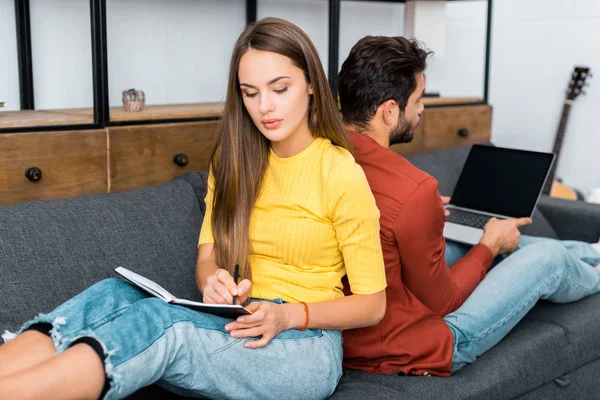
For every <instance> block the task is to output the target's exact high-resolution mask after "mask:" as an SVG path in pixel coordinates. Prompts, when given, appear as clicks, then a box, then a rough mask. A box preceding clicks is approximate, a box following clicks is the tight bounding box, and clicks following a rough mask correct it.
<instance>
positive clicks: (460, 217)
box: [444, 144, 555, 245]
mask: <svg viewBox="0 0 600 400" xmlns="http://www.w3.org/2000/svg"><path fill="white" fill-rule="evenodd" d="M554 158H555V155H554V154H553V153H541V152H535V151H526V150H516V149H507V148H502V147H494V146H485V145H478V144H476V145H473V147H472V148H471V151H470V153H469V156H468V157H467V160H466V161H465V164H464V166H463V169H462V172H461V174H460V177H459V178H458V182H457V183H456V187H455V188H454V192H453V193H452V197H451V200H450V204H448V205H447V206H446V208H447V209H448V210H449V211H450V215H449V216H448V217H447V218H446V224H445V225H444V237H445V238H446V239H448V240H453V241H456V242H460V243H465V244H471V245H475V244H477V243H479V240H480V239H481V237H482V236H483V227H484V226H485V224H486V223H487V222H488V221H489V219H490V218H492V217H496V218H498V219H507V218H521V217H530V218H531V217H532V216H533V212H534V210H535V206H536V205H537V202H538V200H539V198H540V195H541V193H542V189H543V187H544V182H545V181H546V179H547V177H548V174H549V172H550V167H551V166H552V163H553V162H554Z"/></svg>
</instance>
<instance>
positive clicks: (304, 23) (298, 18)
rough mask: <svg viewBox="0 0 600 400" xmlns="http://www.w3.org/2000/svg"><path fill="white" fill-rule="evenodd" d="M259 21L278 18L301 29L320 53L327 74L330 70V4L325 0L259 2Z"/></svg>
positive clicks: (270, 0) (266, 0) (271, 0)
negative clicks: (266, 18)
mask: <svg viewBox="0 0 600 400" xmlns="http://www.w3.org/2000/svg"><path fill="white" fill-rule="evenodd" d="M257 8H258V10H257V13H256V14H257V15H256V17H257V19H261V18H265V17H277V18H283V19H286V20H288V21H290V22H292V23H294V24H296V25H298V26H299V27H300V29H302V30H303V31H304V32H306V34H307V35H308V37H310V39H311V40H312V42H313V44H314V45H315V47H316V48H317V51H318V52H319V56H320V57H321V63H322V64H323V69H325V74H327V73H328V68H329V62H328V61H329V60H328V56H329V39H328V38H329V26H328V25H329V3H328V2H327V1H323V0H302V1H298V0H258V1H257Z"/></svg>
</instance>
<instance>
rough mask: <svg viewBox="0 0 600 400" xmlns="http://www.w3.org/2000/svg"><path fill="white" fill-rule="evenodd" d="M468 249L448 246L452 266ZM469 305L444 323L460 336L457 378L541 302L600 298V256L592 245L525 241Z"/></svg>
mask: <svg viewBox="0 0 600 400" xmlns="http://www.w3.org/2000/svg"><path fill="white" fill-rule="evenodd" d="M468 250H469V247H468V246H465V245H461V244H458V243H455V242H450V241H448V242H447V243H446V262H447V263H448V265H450V266H451V265H452V264H453V263H454V262H456V261H457V260H458V259H460V258H461V257H462V256H464V255H465V254H466V252H467V251H468ZM495 263H497V265H496V266H495V267H494V268H492V269H491V270H490V272H489V273H488V274H487V276H486V278H485V279H484V280H483V281H482V282H481V283H480V284H479V285H478V286H477V288H476V289H475V291H473V293H472V294H471V296H469V298H468V299H467V300H466V301H465V302H464V304H463V305H462V306H461V307H460V308H459V309H458V310H456V311H454V312H452V313H450V314H448V315H446V316H445V317H444V320H445V321H446V324H447V325H448V327H449V328H450V330H451V331H452V335H453V336H454V354H453V356H452V372H453V373H454V372H456V371H458V370H459V369H461V368H463V367H464V366H465V365H467V364H469V363H472V362H473V361H475V359H476V358H477V357H479V356H481V355H482V354H484V353H485V352H486V351H488V350H489V349H491V348H492V347H494V346H495V345H496V344H497V343H498V342H500V340H501V339H502V338H503V337H504V336H506V335H507V334H508V332H510V330H511V329H512V328H513V327H514V326H515V325H516V324H517V323H518V322H519V321H520V320H521V319H522V318H523V317H524V316H525V314H527V312H528V311H529V310H530V309H531V308H533V306H534V305H535V304H536V302H537V301H538V300H540V299H545V300H549V301H552V302H554V303H570V302H573V301H577V300H580V299H582V298H584V297H586V296H589V295H592V294H594V293H598V292H600V272H598V271H597V270H596V269H595V268H594V266H596V265H598V264H600V254H599V253H598V252H597V251H596V250H594V248H593V247H592V246H590V245H589V244H588V243H583V242H575V241H558V240H554V239H546V238H536V237H531V236H522V237H521V240H520V242H519V245H518V246H517V249H516V250H515V252H513V253H512V254H510V255H507V256H506V257H498V258H497V260H495Z"/></svg>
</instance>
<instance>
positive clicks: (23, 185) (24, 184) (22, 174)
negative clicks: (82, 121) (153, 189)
mask: <svg viewBox="0 0 600 400" xmlns="http://www.w3.org/2000/svg"><path fill="white" fill-rule="evenodd" d="M106 161H107V152H106V131H105V130H88V131H64V132H43V133H15V134H2V135H0V204H14V203H18V202H22V201H27V200H39V199H57V198H61V197H75V196H81V195H84V194H95V193H106V191H107V169H106ZM26 172H27V173H28V174H27V175H28V176H26Z"/></svg>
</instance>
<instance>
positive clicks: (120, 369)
mask: <svg viewBox="0 0 600 400" xmlns="http://www.w3.org/2000/svg"><path fill="white" fill-rule="evenodd" d="M275 301H276V302H279V303H281V300H275ZM230 321H231V320H228V319H225V318H221V317H217V316H214V315H210V314H204V313H201V312H198V311H194V310H191V309H188V308H185V307H181V306H176V305H170V304H167V303H165V302H164V301H163V300H160V299H157V298H154V297H149V296H148V295H146V294H145V293H144V292H142V291H141V290H138V289H137V288H136V287H134V286H133V285H130V284H128V283H125V282H123V281H121V280H119V279H107V280H103V281H101V282H99V283H97V284H95V285H94V286H92V287H91V288H89V289H87V290H85V291H84V292H82V293H81V294H79V295H77V296H76V297H74V298H72V299H70V300H68V301H67V302H66V303H64V304H63V305H61V306H59V307H58V308H57V309H55V310H54V311H52V312H51V313H49V314H42V315H40V316H38V317H36V318H35V319H34V320H32V321H30V322H28V323H27V324H25V326H24V327H23V328H22V329H21V331H23V330H24V329H27V328H28V327H29V326H31V325H32V324H35V323H49V324H52V326H53V329H52V330H51V332H50V333H51V337H52V339H53V342H54V345H55V347H56V352H57V354H58V353H60V352H62V351H64V350H66V349H67V348H68V347H69V346H70V345H72V344H73V342H74V341H76V340H77V339H79V338H82V337H89V338H92V339H95V340H96V341H97V342H99V343H100V345H101V346H102V348H103V350H104V354H105V355H107V357H106V360H105V371H106V375H107V377H108V379H109V382H110V390H109V391H108V392H107V394H106V396H105V398H106V399H120V398H124V397H126V396H128V395H130V394H131V393H133V392H135V391H136V390H138V389H140V388H142V387H144V386H148V385H150V384H152V383H155V382H156V383H158V384H159V385H160V386H162V387H164V388H165V389H167V390H169V391H172V392H175V393H177V394H180V395H183V396H190V397H199V396H206V397H209V398H211V399H225V398H226V399H249V398H254V399H281V398H285V399H306V398H313V399H324V398H327V397H329V396H330V395H331V394H332V393H333V391H334V390H335V387H336V385H337V383H338V380H339V379H340V377H341V375H342V338H341V334H340V332H339V331H333V330H316V329H311V330H306V331H299V330H287V331H284V332H282V333H280V334H279V335H277V336H276V337H275V338H274V339H273V340H271V342H270V343H269V344H268V345H267V346H265V347H263V348H260V349H247V348H245V347H244V342H245V341H246V340H248V339H239V338H232V337H231V336H230V335H229V333H228V332H226V331H225V329H224V326H225V324H226V323H228V322H230Z"/></svg>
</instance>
